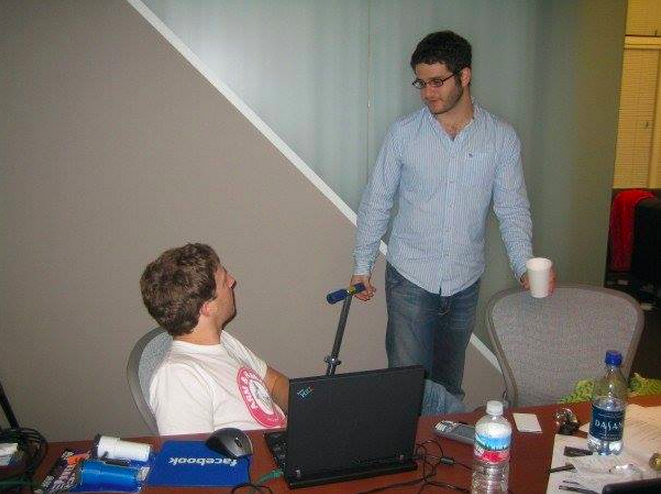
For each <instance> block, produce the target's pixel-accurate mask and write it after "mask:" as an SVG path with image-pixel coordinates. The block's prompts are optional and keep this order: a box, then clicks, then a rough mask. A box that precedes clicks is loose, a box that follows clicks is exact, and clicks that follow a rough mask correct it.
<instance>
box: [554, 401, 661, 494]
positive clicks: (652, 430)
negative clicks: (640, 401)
mask: <svg viewBox="0 0 661 494" xmlns="http://www.w3.org/2000/svg"><path fill="white" fill-rule="evenodd" d="M584 428H585V429H584ZM588 428H589V424H586V425H585V426H584V427H582V428H581V429H582V430H585V431H586V432H587V430H588ZM623 440H624V449H623V451H622V453H620V454H619V455H611V456H600V455H588V456H577V457H566V456H564V449H565V446H572V447H575V448H582V449H586V448H587V439H585V438H579V437H574V436H561V435H556V436H555V440H554V443H553V457H552V460H551V468H555V467H561V466H564V465H565V464H567V463H571V464H572V465H574V467H575V470H573V471H565V472H556V473H551V474H549V483H548V486H547V489H546V492H547V494H566V491H561V490H560V489H558V486H559V485H561V484H563V483H564V484H565V485H573V486H575V487H583V488H585V489H591V490H593V491H595V492H601V490H602V489H603V487H604V486H605V485H606V484H611V483H617V482H626V481H629V480H638V479H647V478H653V477H661V474H660V473H658V472H654V470H652V468H651V467H650V466H649V463H648V462H649V459H650V457H651V456H652V453H654V452H661V451H659V450H660V449H661V407H647V408H646V407H641V406H639V405H629V406H627V412H626V415H625V419H624V436H623Z"/></svg>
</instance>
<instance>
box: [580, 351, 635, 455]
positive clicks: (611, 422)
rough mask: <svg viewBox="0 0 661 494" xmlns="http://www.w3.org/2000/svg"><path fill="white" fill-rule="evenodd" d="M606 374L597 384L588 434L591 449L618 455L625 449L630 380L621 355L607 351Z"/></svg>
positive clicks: (595, 385)
mask: <svg viewBox="0 0 661 494" xmlns="http://www.w3.org/2000/svg"><path fill="white" fill-rule="evenodd" d="M604 362H605V364H606V371H605V373H604V377H602V378H601V379H599V380H598V381H596V382H595V383H594V391H593V392H592V420H591V421H590V432H589V434H588V449H590V450H591V451H594V452H596V453H598V454H600V455H617V454H619V453H620V452H621V451H622V432H623V431H624V412H625V410H626V407H627V396H628V391H627V382H626V381H625V380H624V376H623V375H622V371H621V370H620V365H621V364H622V354H621V353H620V352H618V351H615V350H608V351H607V352H606V358H605V359H604Z"/></svg>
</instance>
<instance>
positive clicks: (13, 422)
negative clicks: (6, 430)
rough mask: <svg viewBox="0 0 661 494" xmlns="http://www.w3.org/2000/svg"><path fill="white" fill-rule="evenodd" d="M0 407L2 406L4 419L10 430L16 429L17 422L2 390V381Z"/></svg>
mask: <svg viewBox="0 0 661 494" xmlns="http://www.w3.org/2000/svg"><path fill="white" fill-rule="evenodd" d="M0 405H2V411H3V412H5V417H7V422H9V427H11V428H12V429H18V421H17V420H16V416H15V415H14V412H13V410H12V409H11V405H10V404H9V399H7V395H6V394H5V390H4V389H3V388H2V381H0Z"/></svg>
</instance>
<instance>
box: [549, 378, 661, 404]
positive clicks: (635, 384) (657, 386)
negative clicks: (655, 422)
mask: <svg viewBox="0 0 661 494" xmlns="http://www.w3.org/2000/svg"><path fill="white" fill-rule="evenodd" d="M593 388H594V381H593V380H592V379H584V380H581V381H578V382H577V383H576V386H575V387H574V391H573V392H572V393H571V394H568V395H567V396H564V397H563V398H562V399H561V400H560V401H559V402H558V403H577V402H579V401H590V399H591V398H592V389H593ZM657 394H661V379H648V378H646V377H643V376H641V375H640V374H638V373H635V374H634V376H633V377H632V378H631V380H630V381H629V396H646V395H657Z"/></svg>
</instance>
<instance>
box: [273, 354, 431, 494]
mask: <svg viewBox="0 0 661 494" xmlns="http://www.w3.org/2000/svg"><path fill="white" fill-rule="evenodd" d="M423 386H424V369H423V368H422V367H421V366H411V367H399V368H394V369H381V370H374V371H365V372H353V373H347V374H336V375H333V376H318V377H307V378H297V379H292V380H291V381H290V382H289V411H288V416H287V430H286V431H280V432H267V433H266V434H265V438H266V443H267V445H268V447H269V449H270V450H271V453H272V454H273V457H274V459H275V461H276V464H277V465H278V466H279V467H280V468H281V469H282V471H283V472H284V477H285V480H286V481H287V484H288V485H289V487H291V488H296V487H307V486H311V485H319V484H326V483H330V482H340V481H345V480H350V479H357V478H364V477H372V476H375V475H383V474H388V473H395V472H403V471H407V470H415V469H416V467H417V465H416V463H415V461H414V460H413V452H414V449H415V435H416V431H417V427H418V415H419V414H420V406H421V404H422V391H423Z"/></svg>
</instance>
